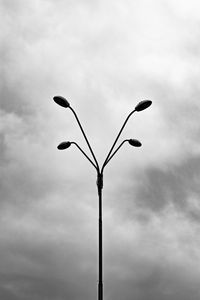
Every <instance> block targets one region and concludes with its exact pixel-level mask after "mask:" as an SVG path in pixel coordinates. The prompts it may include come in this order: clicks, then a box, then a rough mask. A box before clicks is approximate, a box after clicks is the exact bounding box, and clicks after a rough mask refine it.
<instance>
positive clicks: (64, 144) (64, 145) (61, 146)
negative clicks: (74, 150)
mask: <svg viewBox="0 0 200 300" xmlns="http://www.w3.org/2000/svg"><path fill="white" fill-rule="evenodd" d="M70 146H71V142H62V143H60V144H59V145H58V146H57V148H58V150H65V149H67V148H69V147H70Z"/></svg>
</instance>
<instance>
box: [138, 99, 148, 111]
mask: <svg viewBox="0 0 200 300" xmlns="http://www.w3.org/2000/svg"><path fill="white" fill-rule="evenodd" d="M151 104H152V101H151V100H143V101H140V102H139V103H138V104H137V105H136V107H135V110H136V111H141V110H144V109H146V108H147V107H149V106H150V105H151Z"/></svg>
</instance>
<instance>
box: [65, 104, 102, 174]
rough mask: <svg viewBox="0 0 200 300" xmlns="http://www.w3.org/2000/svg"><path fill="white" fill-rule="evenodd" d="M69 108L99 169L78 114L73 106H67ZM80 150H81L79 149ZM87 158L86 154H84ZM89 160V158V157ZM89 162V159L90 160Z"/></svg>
mask: <svg viewBox="0 0 200 300" xmlns="http://www.w3.org/2000/svg"><path fill="white" fill-rule="evenodd" d="M69 108H70V109H71V111H72V112H73V114H74V116H75V118H76V121H77V123H78V125H79V127H80V129H81V132H82V134H83V136H84V138H85V141H86V143H87V145H88V148H89V149H90V152H91V154H92V157H93V158H94V161H95V163H96V166H95V167H96V169H98V170H99V164H98V162H97V159H96V157H95V155H94V152H93V150H92V147H91V146H90V143H89V141H88V139H87V137H86V134H85V132H84V130H83V127H82V125H81V122H80V121H79V118H78V116H77V114H76V112H75V111H74V110H73V108H72V107H71V106H69ZM81 151H82V150H81ZM84 155H86V154H84ZM86 157H87V158H89V157H88V156H86ZM89 160H90V159H89ZM90 162H91V160H90ZM92 164H93V165H94V163H92Z"/></svg>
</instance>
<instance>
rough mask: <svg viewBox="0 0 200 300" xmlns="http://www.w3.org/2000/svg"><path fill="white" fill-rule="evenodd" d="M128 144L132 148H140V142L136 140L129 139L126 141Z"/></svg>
mask: <svg viewBox="0 0 200 300" xmlns="http://www.w3.org/2000/svg"><path fill="white" fill-rule="evenodd" d="M128 142H129V144H130V145H131V146H133V147H141V146H142V143H140V141H138V140H136V139H130V140H128Z"/></svg>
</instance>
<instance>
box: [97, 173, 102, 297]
mask: <svg viewBox="0 0 200 300" xmlns="http://www.w3.org/2000/svg"><path fill="white" fill-rule="evenodd" d="M97 189H98V196H99V281H98V300H103V214H102V189H103V174H102V173H100V172H99V171H98V173H97Z"/></svg>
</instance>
